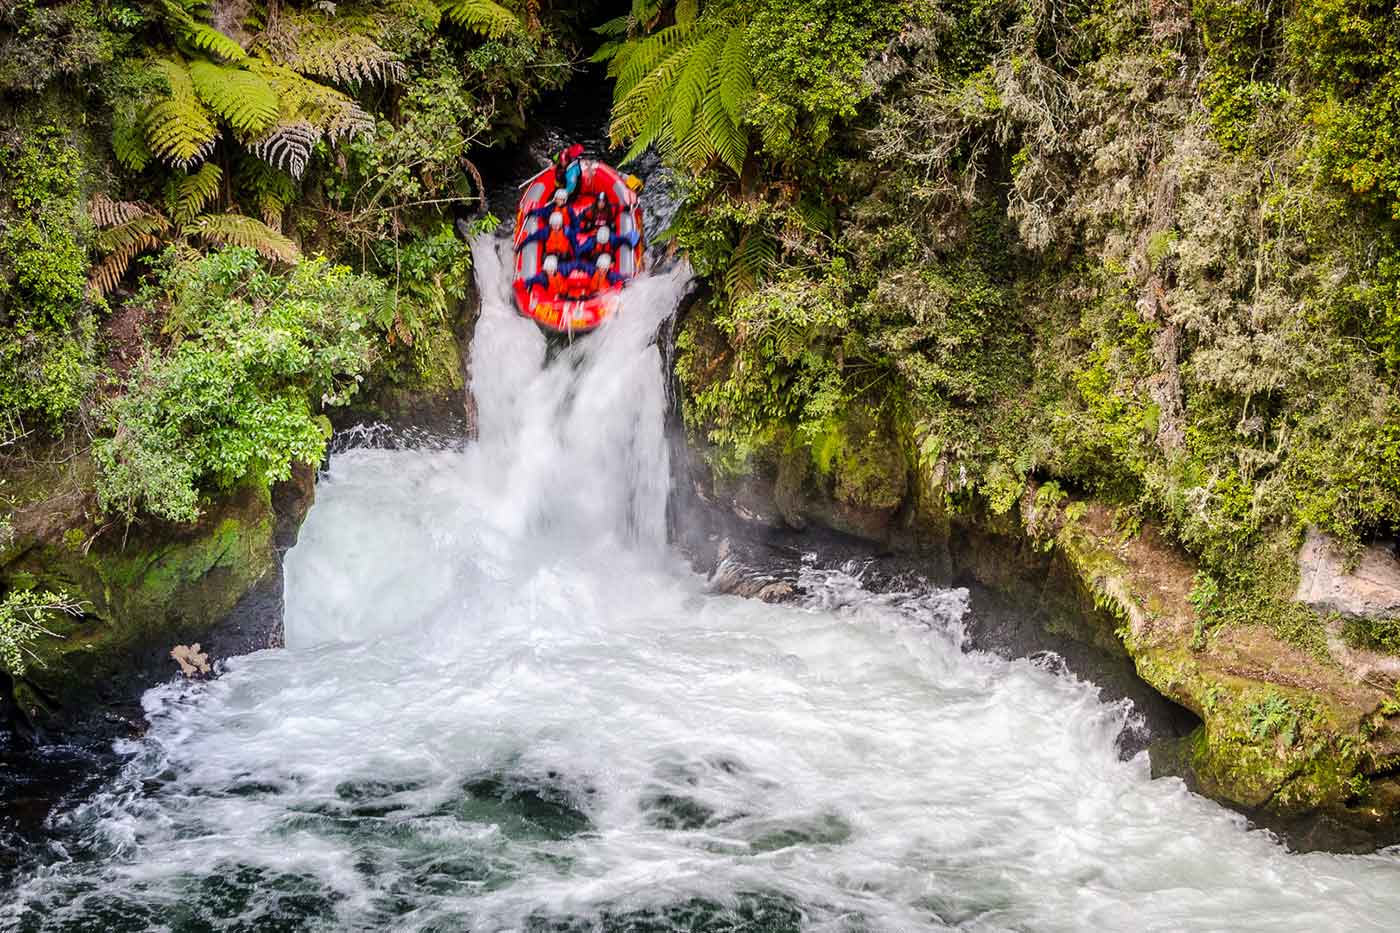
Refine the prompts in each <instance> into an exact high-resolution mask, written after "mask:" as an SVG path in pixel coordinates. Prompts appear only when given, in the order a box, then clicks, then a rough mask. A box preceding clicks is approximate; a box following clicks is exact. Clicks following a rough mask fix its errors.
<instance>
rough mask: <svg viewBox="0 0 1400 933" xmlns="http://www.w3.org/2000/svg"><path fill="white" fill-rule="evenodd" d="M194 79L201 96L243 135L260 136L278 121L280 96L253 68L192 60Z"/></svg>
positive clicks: (195, 86) (190, 67) (192, 76)
mask: <svg viewBox="0 0 1400 933" xmlns="http://www.w3.org/2000/svg"><path fill="white" fill-rule="evenodd" d="M189 69H190V79H191V82H192V83H193V84H194V88H195V90H196V91H197V92H198V93H199V96H200V99H201V100H203V101H204V102H205V103H206V104H208V106H209V108H210V109H211V110H213V111H214V113H216V114H218V115H219V117H220V118H221V119H222V120H223V121H224V122H226V123H228V124H229V125H230V126H232V127H233V128H234V129H235V130H237V131H238V132H239V133H240V134H241V135H243V136H250V137H251V136H256V135H258V134H260V133H262V132H263V131H265V130H267V129H268V128H269V127H271V126H272V124H273V123H274V122H276V120H277V95H276V94H275V93H274V92H273V90H272V87H271V86H270V85H269V84H268V83H267V82H266V81H265V80H263V78H262V77H261V76H259V75H257V74H254V73H253V72H251V71H247V70H244V69H242V68H237V67H234V66H231V65H216V64H214V63H213V62H208V61H198V62H191V63H190V66H189Z"/></svg>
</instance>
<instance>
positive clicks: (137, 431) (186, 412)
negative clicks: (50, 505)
mask: <svg viewBox="0 0 1400 933" xmlns="http://www.w3.org/2000/svg"><path fill="white" fill-rule="evenodd" d="M135 300H137V301H139V302H142V303H145V304H147V305H152V304H155V303H166V304H168V306H169V308H168V318H167V331H168V332H169V335H170V342H169V345H168V346H165V347H152V348H150V349H149V350H148V352H147V354H146V356H145V357H144V359H143V360H142V362H141V363H140V365H139V366H137V368H136V369H135V371H134V372H133V373H132V374H131V376H130V377H129V379H128V380H127V384H126V386H125V389H126V393H125V394H124V395H122V396H120V397H118V398H116V399H115V400H113V401H112V402H111V403H110V404H109V405H108V406H107V408H106V411H105V416H106V426H107V429H108V432H109V434H108V436H106V437H103V438H101V439H100V440H98V441H97V442H96V443H95V444H94V447H93V450H94V454H95V457H96V460H97V464H98V467H99V479H98V498H99V502H100V503H101V505H102V507H103V508H104V509H108V510H111V511H115V512H118V513H120V514H122V515H124V516H125V517H126V518H128V519H131V518H133V517H134V516H135V515H136V514H137V513H138V512H139V511H144V512H147V513H150V514H152V515H155V516H158V517H161V518H165V519H170V520H173V521H184V522H190V521H194V520H196V519H197V518H198V517H199V511H200V510H199V501H200V494H201V493H203V492H210V491H214V490H227V489H230V488H231V487H233V486H235V485H237V484H239V483H241V482H243V481H245V480H252V481H255V482H259V483H270V482H272V481H275V480H280V479H285V478H286V477H287V476H288V475H289V474H290V469H291V464H292V463H293V462H294V461H301V462H304V463H316V462H318V461H319V460H320V458H321V456H322V454H323V452H324V449H325V441H326V438H327V436H328V434H329V424H328V422H327V421H326V419H325V418H324V417H321V416H318V415H317V411H318V410H319V409H320V408H321V407H322V406H325V405H339V404H344V403H345V402H346V401H348V400H349V398H350V397H351V396H352V395H353V394H354V392H355V390H356V388H357V385H358V383H359V381H360V379H361V374H362V373H363V372H364V371H365V370H366V369H367V368H368V367H369V365H370V363H371V362H372V361H373V359H374V350H373V341H372V339H371V336H370V333H369V329H368V322H369V321H370V319H371V318H372V317H373V316H374V315H375V314H376V313H378V312H379V310H380V309H381V308H382V306H383V304H384V302H385V300H386V295H385V288H384V286H383V284H382V283H380V282H378V281H376V280H373V279H369V278H366V277H364V276H359V275H355V274H354V273H352V272H351V271H350V270H349V269H347V268H345V267H343V266H333V265H331V264H330V263H329V262H327V261H326V260H324V259H314V260H308V261H305V262H302V263H300V264H298V265H296V266H294V267H292V269H291V270H290V271H288V272H286V273H285V274H273V273H270V272H268V271H267V270H266V269H265V268H264V266H263V265H262V264H261V263H260V261H259V260H258V257H257V255H256V254H255V253H254V252H253V251H252V250H249V249H244V248H233V249H227V250H223V251H221V252H217V253H213V254H211V255H209V256H207V257H205V258H202V259H200V258H192V257H190V256H188V255H177V254H169V253H168V254H167V255H166V257H165V260H164V266H163V268H162V269H161V270H160V273H159V276H158V282H157V283H156V284H155V285H153V286H151V287H149V288H148V289H146V290H145V291H144V292H143V293H142V294H141V295H139V296H138V297H137V298H136V299H135Z"/></svg>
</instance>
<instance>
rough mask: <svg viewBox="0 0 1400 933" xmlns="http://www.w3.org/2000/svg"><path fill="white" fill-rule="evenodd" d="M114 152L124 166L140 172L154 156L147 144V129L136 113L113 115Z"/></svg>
mask: <svg viewBox="0 0 1400 933" xmlns="http://www.w3.org/2000/svg"><path fill="white" fill-rule="evenodd" d="M112 153H113V155H115V156H116V157H117V162H118V163H120V164H121V166H122V167H123V168H127V169H130V170H131V171H133V172H139V171H141V170H142V169H144V168H145V167H146V166H147V165H149V164H150V162H151V159H152V158H153V156H152V155H151V147H150V146H147V145H146V131H145V130H144V129H142V127H141V122H140V121H139V120H137V119H136V117H135V115H134V114H129V113H123V112H120V111H119V112H118V113H116V114H115V115H113V117H112Z"/></svg>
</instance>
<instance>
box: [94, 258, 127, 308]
mask: <svg viewBox="0 0 1400 933" xmlns="http://www.w3.org/2000/svg"><path fill="white" fill-rule="evenodd" d="M132 258H133V257H132V255H131V254H128V253H113V254H112V255H110V256H107V257H105V258H104V259H103V260H102V261H101V262H99V263H98V264H97V265H95V266H93V267H92V268H91V269H89V270H88V282H87V287H88V292H89V293H90V294H91V295H93V296H94V297H97V296H102V295H107V294H110V293H111V291H112V290H113V289H115V288H116V287H117V285H118V283H120V282H121V280H122V276H124V275H126V270H127V269H128V268H129V267H130V266H131V260H132Z"/></svg>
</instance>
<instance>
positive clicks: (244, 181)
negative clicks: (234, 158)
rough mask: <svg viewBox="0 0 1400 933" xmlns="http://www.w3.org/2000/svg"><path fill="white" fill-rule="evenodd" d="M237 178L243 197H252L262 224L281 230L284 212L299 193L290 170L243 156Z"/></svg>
mask: <svg viewBox="0 0 1400 933" xmlns="http://www.w3.org/2000/svg"><path fill="white" fill-rule="evenodd" d="M234 181H235V185H236V188H237V190H238V191H240V192H242V196H244V197H248V196H251V197H252V199H253V203H255V204H256V205H257V208H258V213H260V214H262V219H263V223H265V224H267V225H268V226H269V227H271V228H272V229H274V230H280V229H281V227H282V212H283V211H284V210H285V209H286V207H287V205H288V204H290V203H291V202H292V201H293V200H295V198H296V196H297V186H296V183H295V182H294V181H293V180H292V179H291V178H290V177H288V175H287V173H285V172H279V171H278V170H277V169H275V168H273V167H272V166H270V165H268V164H266V163H265V162H260V161H258V160H257V159H250V158H242V159H239V160H238V164H237V168H236V174H235V176H234Z"/></svg>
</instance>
